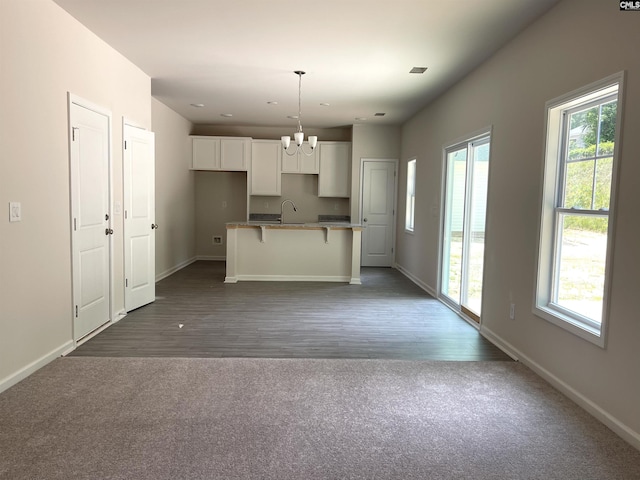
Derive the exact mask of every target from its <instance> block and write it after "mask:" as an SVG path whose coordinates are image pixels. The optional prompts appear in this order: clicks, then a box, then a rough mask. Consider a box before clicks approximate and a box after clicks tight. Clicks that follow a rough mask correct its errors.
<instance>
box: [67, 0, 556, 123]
mask: <svg viewBox="0 0 640 480" xmlns="http://www.w3.org/2000/svg"><path fill="white" fill-rule="evenodd" d="M54 1H55V2H56V3H57V4H59V5H60V6H61V7H62V8H64V9H65V10H66V11H67V12H69V13H70V14H71V15H72V16H74V17H75V18H76V19H78V20H79V21H80V22H81V23H83V24H84V25H85V26H86V27H87V28H89V29H90V30H91V31H93V32H94V33H95V34H97V35H98V36H99V37H101V38H102V39H103V40H105V41H106V42H107V43H108V44H110V45H111V46H112V47H113V48H115V49H116V50H118V51H119V52H121V53H122V54H123V55H124V56H125V57H127V58H128V59H129V60H131V61H132V62H133V63H134V64H136V65H137V66H138V67H140V68H141V69H142V70H143V71H144V72H145V73H146V74H147V75H149V76H150V77H151V79H152V80H151V88H152V95H153V96H154V97H155V98H157V99H158V100H160V101H161V102H162V103H164V104H166V105H167V106H169V107H170V108H171V109H173V110H175V111H176V112H178V113H179V114H180V115H182V116H184V117H185V118H187V119H188V120H190V121H191V122H193V123H196V124H230V125H253V126H286V125H292V126H295V125H296V120H292V119H290V118H287V117H288V116H291V115H294V116H295V115H296V114H297V113H298V76H297V75H295V74H294V73H293V71H294V70H304V71H306V72H307V73H306V75H304V76H303V77H302V116H301V120H302V123H303V126H308V127H313V128H331V127H342V126H347V125H352V124H359V123H365V124H386V125H389V124H401V123H403V122H404V121H406V120H407V119H408V118H410V117H411V116H412V115H413V114H415V113H416V112H417V111H419V110H420V109H422V108H423V107H424V106H425V105H426V104H428V103H429V102H430V101H431V100H433V99H434V98H435V97H437V96H438V95H439V94H441V93H442V92H443V91H444V90H446V89H447V88H449V87H450V86H451V85H452V84H454V83H455V82H457V81H458V80H460V79H461V78H462V77H463V76H464V75H465V74H467V73H468V72H469V71H471V70H472V69H473V68H474V67H475V66H477V65H478V64H479V63H481V62H482V61H483V60H485V59H486V58H487V57H488V56H490V55H491V54H492V53H493V52H495V51H496V50H497V49H498V48H499V47H500V46H502V45H503V44H504V43H506V42H507V41H508V40H510V39H511V38H512V37H513V36H514V35H515V34H517V33H518V32H519V31H521V30H522V29H523V28H524V27H526V26H527V25H528V24H529V23H531V22H532V21H534V20H535V19H536V18H538V17H539V16H540V15H541V14H543V13H545V12H546V11H547V10H549V8H550V7H551V6H553V5H554V4H555V3H557V1H558V0H456V1H450V0H449V1H446V0H393V1H391V0H378V1H375V0H295V1H294V0H270V1H268V0H225V1H222V0H54ZM413 67H428V69H427V71H426V72H425V73H424V74H412V73H409V71H410V70H411V69H412V68H413ZM268 102H277V104H269V103H268ZM191 104H204V106H203V107H200V108H197V107H194V106H192V105H191ZM322 104H328V105H322ZM376 113H384V116H375V114H376ZM223 114H230V115H232V116H231V117H228V116H227V117H223V116H222V115H223Z"/></svg>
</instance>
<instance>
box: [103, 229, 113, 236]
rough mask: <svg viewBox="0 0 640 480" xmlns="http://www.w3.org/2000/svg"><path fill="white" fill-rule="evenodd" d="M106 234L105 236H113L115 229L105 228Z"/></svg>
mask: <svg viewBox="0 0 640 480" xmlns="http://www.w3.org/2000/svg"><path fill="white" fill-rule="evenodd" d="M104 234H105V235H113V229H112V228H105V229H104Z"/></svg>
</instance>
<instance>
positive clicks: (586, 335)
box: [533, 306, 605, 348]
mask: <svg viewBox="0 0 640 480" xmlns="http://www.w3.org/2000/svg"><path fill="white" fill-rule="evenodd" d="M533 314H534V315H536V316H537V317H540V318H542V319H544V320H547V321H548V322H550V323H553V324H554V325H556V326H557V327H560V328H562V329H563V330H566V331H567V332H570V333H573V334H574V335H576V336H578V337H580V338H582V339H584V340H586V341H588V342H590V343H593V344H594V345H597V346H598V347H600V348H605V338H604V334H603V332H602V327H601V328H600V329H596V328H593V327H592V326H590V325H587V324H585V323H582V322H580V321H579V320H578V319H575V318H573V317H570V316H568V315H563V314H562V313H561V312H558V311H557V310H554V309H552V308H549V307H543V306H534V307H533Z"/></svg>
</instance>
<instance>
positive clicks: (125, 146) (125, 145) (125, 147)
mask: <svg viewBox="0 0 640 480" xmlns="http://www.w3.org/2000/svg"><path fill="white" fill-rule="evenodd" d="M124 149H125V150H126V149H127V141H126V140H125V141H124Z"/></svg>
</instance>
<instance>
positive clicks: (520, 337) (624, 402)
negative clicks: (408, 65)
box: [397, 0, 640, 448]
mask: <svg viewBox="0 0 640 480" xmlns="http://www.w3.org/2000/svg"><path fill="white" fill-rule="evenodd" d="M638 25H639V24H638V14H637V13H634V12H620V11H618V5H617V2H603V1H601V0H564V1H562V2H561V3H560V4H558V5H557V6H556V7H555V8H554V9H552V10H551V11H550V12H549V13H548V14H546V15H545V16H543V17H542V18H541V19H540V20H539V21H537V22H536V23H534V24H533V25H531V26H530V27H529V28H528V29H527V30H525V31H524V32H523V33H522V34H520V35H519V36H518V37H516V38H515V39H514V40H513V41H511V42H510V43H509V44H508V45H507V46H505V47H504V48H502V49H501V50H500V51H499V52H498V53H497V54H496V55H495V56H493V57H492V58H491V59H489V60H488V61H487V62H485V63H484V64H483V65H482V66H481V67H479V68H478V69H477V70H476V71H474V72H473V73H472V74H471V75H469V76H468V77H467V78H465V79H464V80H463V81H461V82H460V83H459V84H457V85H456V86H455V87H453V88H452V89H451V90H450V91H448V92H447V93H446V94H444V95H443V96H441V97H440V98H439V99H438V100H437V101H436V102H434V103H433V104H432V105H430V106H429V107H428V108H426V109H425V110H423V111H421V112H420V113H419V114H418V115H417V116H415V117H414V118H413V119H411V120H410V121H409V122H408V123H407V124H406V125H405V126H404V127H403V130H402V153H401V158H402V165H403V167H404V170H403V172H402V174H401V176H400V182H399V183H400V188H401V193H400V197H399V198H401V199H402V198H404V195H405V193H404V189H405V185H406V182H405V180H403V179H406V160H408V159H409V158H412V157H417V182H416V183H417V186H418V188H417V193H416V220H415V227H416V228H415V234H414V235H408V234H405V233H404V232H403V229H398V253H397V261H398V263H399V264H400V265H401V266H402V267H404V268H405V269H407V270H408V271H409V272H410V273H411V274H412V275H414V276H415V277H417V278H418V279H419V280H420V281H421V282H424V284H426V285H427V286H428V287H430V288H433V289H435V288H436V284H437V274H438V268H437V257H438V231H439V221H440V219H439V216H438V215H433V214H432V207H434V206H435V207H436V209H438V208H439V203H440V194H441V191H440V187H441V186H440V182H441V176H442V148H443V146H444V145H445V144H446V143H448V142H450V141H452V140H454V139H457V138H459V137H461V136H463V135H466V134H469V133H471V132H474V131H476V130H478V129H480V128H483V127H486V126H489V125H493V136H492V143H491V150H492V152H491V167H490V169H491V170H490V178H489V198H488V218H487V237H486V270H485V279H486V281H485V285H484V303H483V312H482V330H483V332H484V333H485V334H486V335H489V336H491V337H492V338H494V339H497V340H498V341H499V342H502V344H503V345H504V346H506V347H508V348H509V349H511V351H513V352H515V353H516V354H517V355H518V356H519V357H520V358H521V359H522V360H523V361H525V362H526V363H528V364H529V365H531V366H532V367H533V368H534V369H536V370H537V371H538V372H539V373H541V374H543V375H544V376H546V377H547V378H548V379H550V380H552V381H553V382H554V383H555V384H556V385H557V386H559V387H560V388H562V389H563V390H564V391H565V392H566V393H568V394H569V395H571V396H573V398H575V399H577V400H578V401H579V402H580V403H581V404H582V405H583V406H585V407H587V408H588V409H589V410H590V411H592V413H595V414H596V415H597V416H598V417H599V418H601V419H602V420H604V421H605V422H607V423H608V424H609V425H610V426H612V427H613V428H614V429H615V430H616V431H617V432H618V433H620V434H621V435H622V436H623V437H625V438H626V439H627V440H629V441H631V442H632V443H633V444H634V445H636V446H637V447H638V448H640V433H639V432H640V415H639V414H638V412H639V410H638V398H640V374H639V373H638V372H639V371H640V349H639V348H638V345H639V344H638V339H640V321H639V317H638V308H637V295H638V291H640V280H639V277H638V275H637V271H638V265H640V253H639V249H638V238H639V236H640V216H638V206H639V205H640V191H639V190H638V188H637V182H638V178H640V162H638V158H640V136H638V134H637V132H638V131H640V62H639V61H638V54H637V48H636V46H637V45H640V28H638ZM621 70H627V83H626V98H625V99H624V104H623V108H624V118H623V125H622V128H623V132H622V133H623V142H622V145H621V147H622V148H621V178H620V184H619V191H618V192H619V194H618V195H619V196H618V202H619V203H618V212H617V223H616V229H615V235H616V237H615V244H614V249H615V250H614V251H615V253H614V264H613V282H612V286H613V292H612V296H611V303H612V305H611V312H610V321H609V335H608V345H607V348H606V349H601V348H599V347H596V346H594V345H592V344H591V343H588V342H586V341H584V340H581V339H580V338H577V337H575V336H574V335H572V334H570V333H568V332H566V331H564V330H562V329H560V328H558V327H556V326H554V325H552V324H550V323H548V322H546V321H544V320H542V319H540V318H538V317H536V316H534V315H533V314H532V312H531V309H532V303H533V291H534V276H535V271H534V270H535V256H536V241H537V235H538V211H539V205H540V193H541V185H540V181H541V175H542V169H543V141H544V117H545V102H546V101H548V100H550V99H553V98H555V97H558V96H560V95H562V94H564V93H567V92H570V91H572V90H574V89H576V88H578V87H581V86H584V85H587V84H589V83H591V82H593V81H596V80H599V79H601V78H604V77H606V76H608V75H610V74H612V73H615V72H618V71H621ZM403 203H404V202H400V217H401V218H404V204H403ZM510 298H512V299H513V301H514V302H515V303H516V320H515V321H511V320H509V303H510Z"/></svg>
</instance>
